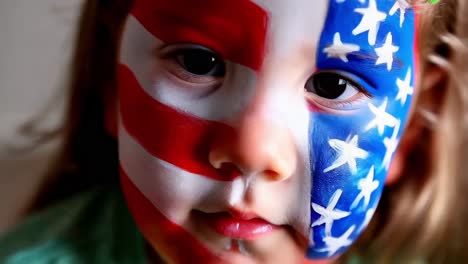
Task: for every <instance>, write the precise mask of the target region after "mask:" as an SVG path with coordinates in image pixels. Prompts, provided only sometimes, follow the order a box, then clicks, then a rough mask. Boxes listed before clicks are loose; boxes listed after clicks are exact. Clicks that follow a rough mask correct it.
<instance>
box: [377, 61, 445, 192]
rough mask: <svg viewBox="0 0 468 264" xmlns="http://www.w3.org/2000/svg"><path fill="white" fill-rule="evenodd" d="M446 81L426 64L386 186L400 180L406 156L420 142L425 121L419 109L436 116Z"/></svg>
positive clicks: (435, 68) (435, 67) (434, 67)
mask: <svg viewBox="0 0 468 264" xmlns="http://www.w3.org/2000/svg"><path fill="white" fill-rule="evenodd" d="M446 81H447V73H446V71H445V70H443V69H442V68H441V67H439V66H437V65H435V64H428V65H427V66H426V69H425V70H424V72H423V73H422V74H421V75H420V82H419V85H418V89H419V91H418V92H417V93H416V96H415V98H413V107H412V111H411V112H410V117H409V122H408V124H407V126H406V128H405V132H404V133H403V136H402V138H401V140H400V144H399V145H398V148H397V150H396V152H395V155H394V157H393V161H392V163H391V165H390V168H389V171H388V174H387V178H386V180H385V184H386V185H392V184H394V183H396V182H398V180H399V179H400V178H401V176H402V175H403V171H404V170H405V166H406V161H407V160H408V155H409V153H411V151H412V150H413V148H414V147H415V146H416V142H418V140H420V136H421V135H422V131H423V129H424V128H425V127H427V120H426V119H424V117H422V116H421V113H420V112H419V111H420V109H424V110H425V111H429V112H430V113H434V114H437V107H438V106H439V105H440V102H441V100H442V98H443V87H445V83H446Z"/></svg>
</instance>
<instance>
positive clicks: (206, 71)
mask: <svg viewBox="0 0 468 264" xmlns="http://www.w3.org/2000/svg"><path fill="white" fill-rule="evenodd" d="M175 58H176V60H177V62H178V63H179V65H180V66H181V67H182V68H184V69H185V70H186V71H187V72H189V73H191V74H195V75H202V76H214V77H222V76H224V75H225V74H226V66H225V64H224V62H223V61H222V60H221V59H219V57H218V56H217V55H216V54H215V53H214V52H212V51H210V50H207V49H204V48H187V49H183V50H180V51H178V52H177V53H176V54H175Z"/></svg>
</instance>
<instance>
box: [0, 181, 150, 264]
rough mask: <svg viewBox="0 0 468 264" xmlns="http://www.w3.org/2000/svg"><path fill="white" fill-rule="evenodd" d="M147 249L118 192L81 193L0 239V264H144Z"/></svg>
mask: <svg viewBox="0 0 468 264" xmlns="http://www.w3.org/2000/svg"><path fill="white" fill-rule="evenodd" d="M144 245H145V243H144V240H143V237H142V236H141V234H140V233H139V231H138V229H137V227H136V226H135V223H134V222H133V219H132V218H131V216H130V213H129V211H128V209H127V206H126V203H125V200H124V198H123V196H122V193H121V191H120V188H118V186H112V187H110V186H109V187H107V188H104V187H100V188H95V189H92V190H89V191H87V192H83V193H80V194H78V195H76V196H75V197H72V198H71V199H68V200H65V201H63V202H60V203H59V204H57V205H55V206H52V207H50V208H49V209H47V210H45V211H43V212H41V213H39V214H36V215H34V216H32V217H30V218H28V219H27V220H26V221H25V222H24V223H22V224H21V225H19V226H18V227H17V228H16V229H14V230H12V232H10V233H8V234H6V235H5V236H4V237H2V238H1V239H0V263H1V264H51V263H53V264H78V263H86V264H88V263H91V264H92V263H115V264H124V263H132V264H139V263H146V262H147V261H146V260H145V251H144V249H145V246H144Z"/></svg>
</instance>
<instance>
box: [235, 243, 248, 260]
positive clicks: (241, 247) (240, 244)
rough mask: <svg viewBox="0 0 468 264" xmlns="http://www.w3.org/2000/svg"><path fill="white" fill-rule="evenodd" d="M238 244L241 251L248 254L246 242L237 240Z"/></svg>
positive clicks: (245, 254)
mask: <svg viewBox="0 0 468 264" xmlns="http://www.w3.org/2000/svg"><path fill="white" fill-rule="evenodd" d="M237 246H238V247H239V252H240V253H241V254H242V255H244V256H248V255H249V252H247V249H246V248H245V243H244V241H242V240H237Z"/></svg>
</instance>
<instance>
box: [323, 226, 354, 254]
mask: <svg viewBox="0 0 468 264" xmlns="http://www.w3.org/2000/svg"><path fill="white" fill-rule="evenodd" d="M354 228H355V226H354V225H353V226H351V227H350V228H348V230H346V232H344V234H342V235H341V236H339V237H332V236H329V235H328V236H326V237H324V238H323V241H324V242H325V244H327V247H326V248H323V249H317V251H318V252H325V251H327V252H328V256H329V257H331V256H333V255H335V253H336V252H337V251H338V250H339V249H341V248H342V247H347V246H349V245H351V243H352V242H353V241H352V240H350V239H349V236H350V235H351V233H353V231H354Z"/></svg>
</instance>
